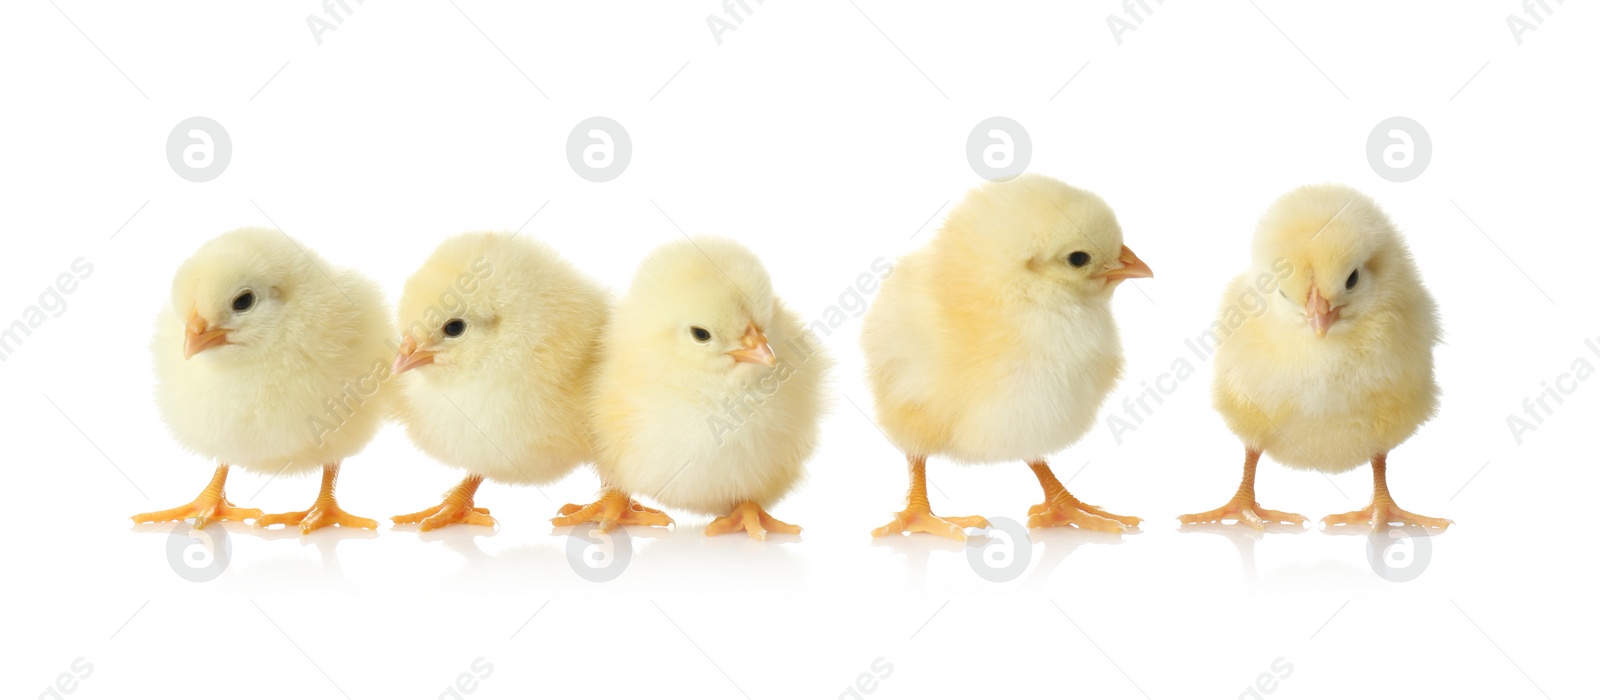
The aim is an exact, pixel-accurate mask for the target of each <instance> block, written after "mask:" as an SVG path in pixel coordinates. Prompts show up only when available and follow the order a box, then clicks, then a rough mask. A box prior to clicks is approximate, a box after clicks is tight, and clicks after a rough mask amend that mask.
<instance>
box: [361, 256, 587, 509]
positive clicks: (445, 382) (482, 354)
mask: <svg viewBox="0 0 1600 700" xmlns="http://www.w3.org/2000/svg"><path fill="white" fill-rule="evenodd" d="M399 314H400V324H401V325H402V327H404V329H405V332H406V335H405V338H404V340H403V341H402V343H401V347H400V351H399V353H398V354H397V355H396V356H395V358H394V364H393V371H394V373H395V374H396V375H398V377H399V384H400V387H399V389H400V390H399V392H398V397H399V398H398V402H397V403H398V414H399V417H400V420H401V422H402V423H403V424H404V425H405V429H406V434H407V435H408V436H410V438H411V440H412V442H414V443H416V445H417V447H419V448H421V449H422V451H423V452H426V453H428V454H429V455H430V456H432V457H433V458H435V459H437V460H439V461H441V462H443V463H445V464H447V465H449V466H451V467H455V468H457V469H460V470H463V471H465V472H467V476H466V478H465V479H464V480H463V481H462V482H461V483H460V484H459V485H457V486H455V487H454V488H452V489H450V490H449V491H447V492H445V495H444V500H443V502H442V503H440V504H439V505H437V506H434V507H432V508H429V509H427V510H423V511H419V512H416V513H411V514H409V515H400V516H395V517H394V522H396V523H402V524H405V523H420V528H421V529H422V530H433V529H436V528H440V527H444V526H446V525H450V524H453V523H468V524H472V525H485V526H491V527H492V526H493V525H494V524H495V521H494V518H492V517H490V516H489V511H488V509H486V508H478V507H475V506H474V504H473V497H474V494H475V493H476V492H477V489H478V485H479V484H480V483H482V481H483V479H484V478H485V477H487V478H489V479H493V480H495V481H500V482H504V483H511V484H547V483H550V482H553V481H556V480H558V479H560V478H561V477H563V476H565V475H566V474H567V473H569V472H571V471H572V469H573V468H574V467H576V466H578V465H579V464H581V463H583V462H586V461H589V460H590V459H591V455H592V452H593V450H592V447H591V446H592V444H593V443H592V440H590V436H589V425H588V419H587V417H588V412H587V405H586V403H587V395H588V392H589V387H590V384H591V382H592V379H593V376H594V370H595V367H596V358H597V352H598V349H599V343H600V333H601V331H602V330H603V329H604V328H605V325H606V319H607V317H608V315H609V314H610V299H609V297H608V295H607V293H606V291H605V290H604V289H603V288H602V287H601V286H600V285H599V284H597V283H595V282H593V281H591V280H590V279H589V278H588V277H586V276H584V275H583V274H582V273H580V272H579V271H578V270H577V268H575V267H573V266H572V265H571V264H569V263H568V262H567V261H566V260H563V259H562V258H561V256H560V255H559V254H557V253H556V251H555V250H554V249H552V248H550V247H549V246H546V245H544V244H542V243H539V242H536V241H534V240H532V239H531V238H528V237H525V236H524V237H518V236H516V235H513V234H504V233H468V234H463V235H460V236H456V237H454V238H451V239H448V240H446V241H445V242H444V243H442V244H440V245H439V247H438V249H436V250H434V252H433V254H432V255H431V256H429V257H428V259H427V260H426V261H424V262H423V264H422V267H421V268H420V269H419V270H417V272H416V273H415V274H413V275H412V276H411V278H410V279H409V280H407V281H406V285H405V290H404V292H403V293H402V294H401V296H400V307H399Z"/></svg>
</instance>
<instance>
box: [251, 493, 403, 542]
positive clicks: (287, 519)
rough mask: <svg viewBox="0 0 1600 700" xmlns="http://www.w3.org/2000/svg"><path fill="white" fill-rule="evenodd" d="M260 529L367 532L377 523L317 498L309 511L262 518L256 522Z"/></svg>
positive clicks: (375, 527) (334, 503) (301, 531)
mask: <svg viewBox="0 0 1600 700" xmlns="http://www.w3.org/2000/svg"><path fill="white" fill-rule="evenodd" d="M256 524H257V525H259V526H261V527H269V526H272V525H294V524H299V525H300V534H302V535H305V534H310V532H311V531H312V530H316V529H318V528H324V527H327V526H329V525H338V526H339V527H359V528H363V529H367V530H376V529H378V521H376V520H373V519H371V518H360V517H356V516H354V515H351V514H349V513H346V512H344V509H342V508H340V507H339V504H338V503H337V502H335V501H334V500H333V499H327V500H326V501H325V500H323V499H321V498H319V499H317V502H316V504H314V505H312V506H311V510H299V511H294V512H291V513H274V514H272V515H266V516H262V517H261V518H260V519H258V520H256Z"/></svg>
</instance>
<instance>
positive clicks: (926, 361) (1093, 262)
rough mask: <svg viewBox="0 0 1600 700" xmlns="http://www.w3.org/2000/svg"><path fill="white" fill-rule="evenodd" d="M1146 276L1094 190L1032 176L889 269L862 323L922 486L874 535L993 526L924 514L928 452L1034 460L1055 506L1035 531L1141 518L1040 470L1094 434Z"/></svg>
mask: <svg viewBox="0 0 1600 700" xmlns="http://www.w3.org/2000/svg"><path fill="white" fill-rule="evenodd" d="M1147 276H1149V268H1148V267H1147V266H1145V265H1144V263H1143V262H1142V261H1139V259H1138V258H1137V257H1136V256H1134V255H1133V253H1132V251H1131V250H1128V249H1127V247H1126V246H1124V245H1123V244H1122V231H1121V228H1120V226H1119V225H1118V224H1117V220H1116V217H1115V215H1113V214H1112V212H1111V209H1110V208H1109V207H1108V206H1106V204H1105V202H1103V201H1102V200H1101V199H1100V198H1099V197H1097V196H1095V195H1094V194H1093V193H1090V192H1087V191H1084V190H1080V189H1077V188H1074V187H1070V186H1068V185H1066V184H1064V183H1061V182H1058V181H1055V180H1052V179H1050V178H1047V177H1044V176H1040V175H1033V174H1029V175H1024V176H1022V177H1019V178H1016V179H1015V180H1012V181H1009V182H1004V183H990V184H987V185H984V186H983V187H980V188H978V189H976V190H973V191H972V192H971V193H969V194H968V195H967V197H966V198H965V199H964V200H963V201H962V202H961V203H960V204H959V205H957V206H956V208H955V209H953V210H952V211H951V213H950V215H949V218H948V219H947V220H946V221H945V223H944V225H943V226H942V227H941V228H940V230H939V232H938V234H937V235H936V237H935V238H934V240H933V241H932V242H930V243H929V244H928V245H927V246H926V247H924V248H923V249H921V250H919V251H916V252H914V253H912V254H910V255H907V256H905V257H903V258H902V259H901V260H900V262H899V263H898V264H897V265H896V266H895V269H894V272H893V274H891V275H890V276H889V278H888V279H887V280H885V281H884V285H883V289H882V290H881V291H880V292H879V294H878V298H877V300H876V301H875V302H874V303H873V305H872V308H871V310H870V311H868V313H867V316H866V318H865V320H864V321H863V326H862V334H861V344H862V348H863V350H864V351H865V353H866V359H867V365H868V370H869V374H868V379H869V381H870V383H871V386H872V391H873V398H874V402H875V405H876V407H877V411H878V418H879V425H880V426H881V427H882V428H883V430H884V432H885V433H886V434H887V435H888V436H889V438H890V439H891V440H892V441H894V442H895V443H896V445H897V446H899V447H900V448H901V449H902V450H903V451H905V452H906V454H907V456H908V458H909V459H910V462H911V468H912V480H913V483H912V491H913V493H912V494H911V498H910V505H909V506H908V510H907V512H906V513H902V514H901V517H900V518H897V520H896V522H894V523H891V524H890V525H889V526H886V527H885V528H882V529H880V530H879V532H878V534H888V533H890V532H894V531H897V530H917V531H927V532H935V533H936V534H943V535H948V536H952V537H959V536H960V529H959V528H952V527H951V526H950V524H952V523H953V524H956V525H964V526H981V525H982V524H984V522H985V521H983V519H982V518H960V519H938V518H934V517H933V516H932V514H931V513H928V512H926V510H927V502H926V493H925V489H923V488H922V487H921V486H920V485H919V484H920V483H921V480H922V479H923V478H924V477H923V475H922V470H923V468H924V465H923V460H924V459H925V458H926V457H927V456H928V455H944V456H948V457H951V458H953V459H956V460H958V461H961V462H966V463H984V462H996V461H1008V460H1022V461H1025V462H1028V463H1029V464H1030V466H1031V467H1032V468H1033V469H1034V471H1035V473H1036V474H1038V475H1039V478H1040V482H1041V484H1042V485H1044V488H1045V491H1046V499H1047V503H1046V504H1043V505H1042V506H1040V507H1035V510H1034V512H1033V514H1034V515H1038V514H1039V513H1040V512H1044V511H1049V513H1046V516H1045V517H1042V518H1036V519H1035V520H1034V521H1032V524H1034V525H1044V524H1066V523H1068V522H1071V523H1074V524H1078V525H1080V526H1084V527H1097V528H1099V529H1107V530H1118V531H1120V530H1121V529H1122V525H1125V524H1133V523H1137V522H1138V519H1137V518H1120V517H1119V516H1111V517H1109V518H1107V517H1106V516H1109V514H1106V513H1103V512H1101V511H1098V510H1093V511H1089V510H1085V509H1084V508H1079V507H1078V506H1080V505H1081V504H1078V503H1077V502H1076V499H1071V496H1070V495H1067V496H1065V498H1063V499H1058V498H1057V497H1058V496H1059V495H1061V494H1065V490H1064V489H1063V488H1062V487H1061V486H1060V484H1059V483H1058V482H1056V480H1055V477H1054V476H1053V475H1051V474H1050V472H1049V469H1048V467H1047V466H1046V465H1045V461H1044V460H1045V457H1046V456H1048V455H1049V454H1050V453H1053V452H1056V451H1058V450H1060V449H1062V448H1065V447H1067V446H1068V445H1071V444H1072V443H1074V442H1076V441H1077V440H1078V439H1079V438H1081V437H1083V435H1084V434H1085V433H1086V432H1088V430H1089V429H1090V428H1091V427H1092V426H1093V425H1094V419H1095V415H1096V413H1097V412H1098V410H1099V406H1100V404H1101V402H1102V401H1103V400H1104V399H1105V396H1106V394H1107V393H1109V392H1110V390H1111V388H1112V386H1113V385H1114V384H1115V383H1116V381H1117V379H1118V377H1119V376H1120V375H1121V373H1122V364H1123V359H1122V346H1121V341H1120V340H1119V338H1118V334H1117V327H1116V324H1115V322H1114V320H1113V318H1112V315H1111V306H1110V299H1111V293H1112V290H1113V289H1114V288H1115V286H1116V284H1117V282H1119V281H1120V280H1121V279H1124V278H1128V277H1147ZM1066 499H1071V501H1070V502H1069V501H1068V500H1066ZM1056 500H1060V501H1061V503H1060V504H1059V505H1058V506H1051V504H1050V502H1052V501H1056ZM1090 508H1092V507H1090ZM1069 511H1082V512H1086V513H1088V514H1089V515H1090V516H1093V517H1092V518H1086V517H1080V516H1079V515H1077V514H1076V513H1072V512H1069ZM946 520H948V522H946ZM1113 520H1115V521H1119V522H1111V521H1113ZM930 528H931V529H930Z"/></svg>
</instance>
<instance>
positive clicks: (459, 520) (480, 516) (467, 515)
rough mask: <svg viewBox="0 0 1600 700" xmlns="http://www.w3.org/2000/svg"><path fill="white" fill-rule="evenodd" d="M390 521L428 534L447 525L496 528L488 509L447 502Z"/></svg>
mask: <svg viewBox="0 0 1600 700" xmlns="http://www.w3.org/2000/svg"><path fill="white" fill-rule="evenodd" d="M390 520H393V521H394V524H396V525H417V530H419V531H421V532H427V531H429V530H437V529H439V528H441V527H444V526H446V525H482V526H484V527H494V526H495V524H496V523H495V519H494V518H492V517H490V516H489V509H488V508H479V507H477V506H474V505H471V504H461V503H451V502H450V501H445V502H443V503H440V504H439V505H436V506H434V507H432V508H429V509H427V510H419V511H417V512H415V513H407V514H405V515H396V516H394V517H393V518H390Z"/></svg>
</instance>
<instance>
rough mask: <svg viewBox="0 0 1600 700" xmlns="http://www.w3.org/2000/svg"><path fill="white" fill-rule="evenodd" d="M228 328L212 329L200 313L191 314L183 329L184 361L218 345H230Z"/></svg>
mask: <svg viewBox="0 0 1600 700" xmlns="http://www.w3.org/2000/svg"><path fill="white" fill-rule="evenodd" d="M229 330H230V329H227V328H212V327H211V326H210V324H208V323H206V320H205V319H204V318H201V317H200V313H199V312H194V313H191V314H189V322H188V323H187V324H185V325H184V328H183V359H185V360H187V359H189V358H191V357H194V356H195V355H198V354H200V353H202V352H205V351H206V350H210V349H211V348H214V347H217V346H218V345H227V344H228V331H229Z"/></svg>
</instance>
